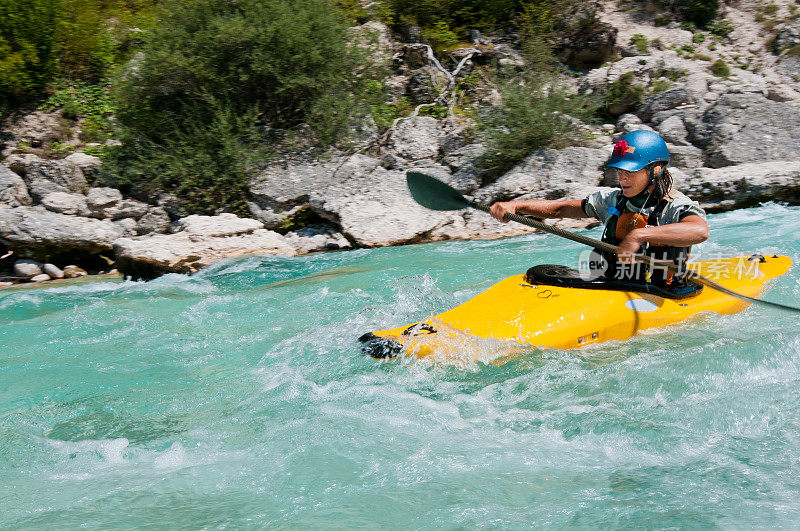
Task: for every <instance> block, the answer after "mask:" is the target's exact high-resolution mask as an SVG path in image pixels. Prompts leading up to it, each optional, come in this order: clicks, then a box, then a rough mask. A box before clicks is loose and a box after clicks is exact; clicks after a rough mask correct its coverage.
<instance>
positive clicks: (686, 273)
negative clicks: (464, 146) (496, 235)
mask: <svg viewBox="0 0 800 531" xmlns="http://www.w3.org/2000/svg"><path fill="white" fill-rule="evenodd" d="M468 203H469V206H471V207H473V208H476V209H478V210H483V211H484V212H487V213H488V212H489V207H488V206H487V205H481V204H478V203H475V202H472V201H468ZM504 219H507V220H509V221H516V222H517V223H521V224H523V225H527V226H529V227H533V228H535V229H539V230H542V231H544V232H549V233H550V234H554V235H556V236H560V237H562V238H566V239H568V240H572V241H574V242H578V243H582V244H584V245H588V246H590V247H594V248H595V249H597V250H599V251H605V252H608V253H613V254H619V247H617V246H616V245H612V244H610V243H606V242H602V241H600V240H595V239H594V238H589V237H588V236H583V235H581V234H576V233H574V232H570V231H568V230H564V229H561V228H558V227H554V226H552V225H548V224H547V223H544V222H543V221H539V220H536V219H531V218H528V217H525V216H520V215H519V214H506V215H505V217H504ZM633 258H634V259H635V260H636V261H638V262H642V263H644V264H647V265H648V266H650V267H653V268H659V269H666V270H667V271H671V272H672V273H676V274H678V275H681V276H683V277H685V278H687V279H688V280H690V281H691V282H695V283H697V284H702V285H704V286H708V287H709V288H711V289H715V290H717V291H720V292H722V293H725V294H726V295H730V296H731V297H736V298H737V299H742V300H746V301H748V302H752V303H755V304H762V305H764V306H769V307H771V308H776V309H778V310H785V311H790V312H794V313H800V308H795V307H793V306H787V305H785V304H778V303H777V302H769V301H765V300H761V299H754V298H753V297H748V296H747V295H742V294H741V293H736V292H735V291H731V290H729V289H728V288H726V287H725V286H723V285H721V284H717V283H716V282H714V281H713V280H711V279H708V278H706V277H704V276H702V275H700V274H698V273H696V272H693V271H690V270H683V269H681V268H680V267H678V266H677V265H676V264H674V263H672V262H668V261H665V260H658V259H655V258H653V257H651V256H647V255H644V254H638V253H635V254H633Z"/></svg>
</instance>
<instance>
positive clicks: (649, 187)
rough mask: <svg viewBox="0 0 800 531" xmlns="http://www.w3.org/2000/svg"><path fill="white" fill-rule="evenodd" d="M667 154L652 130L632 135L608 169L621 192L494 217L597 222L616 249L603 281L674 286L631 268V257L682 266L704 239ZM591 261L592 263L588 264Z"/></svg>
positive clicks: (657, 274) (521, 205) (660, 275)
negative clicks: (613, 171) (675, 180)
mask: <svg viewBox="0 0 800 531" xmlns="http://www.w3.org/2000/svg"><path fill="white" fill-rule="evenodd" d="M667 164H669V150H668V149H667V144H666V142H664V139H663V138H661V136H659V135H658V134H657V133H655V132H653V131H646V130H640V131H631V132H630V133H627V134H625V135H624V136H623V137H622V138H621V139H620V140H619V142H617V143H616V144H615V145H614V149H613V152H612V154H611V158H609V160H608V162H606V167H609V168H615V169H616V171H617V175H618V177H619V189H617V190H601V191H598V192H594V193H592V194H589V195H588V196H587V197H586V198H585V199H582V200H580V199H578V200H546V199H535V200H530V201H505V202H497V203H494V204H493V205H492V206H491V209H490V212H491V214H492V216H494V217H495V218H497V219H498V220H500V221H503V222H505V220H504V219H503V217H504V216H505V215H506V214H528V215H532V216H536V217H539V218H575V219H581V218H597V219H599V220H600V221H601V222H603V224H604V225H605V230H604V232H603V237H602V240H603V241H604V242H608V243H611V244H614V245H618V246H619V248H620V251H621V252H620V253H619V254H618V255H617V256H613V255H612V256H603V257H602V258H603V259H602V260H601V261H602V265H601V266H600V267H599V269H600V272H599V275H602V277H603V278H606V279H610V278H615V279H620V280H629V281H641V282H654V283H656V284H658V285H660V286H664V287H674V284H678V283H679V281H673V276H672V274H671V273H668V272H667V271H666V270H661V271H650V270H648V269H647V268H646V267H643V266H642V265H641V264H637V263H634V261H633V260H632V256H631V255H632V253H636V252H641V253H644V254H648V255H651V256H653V257H654V258H660V259H668V260H672V261H674V262H675V263H677V264H679V265H682V264H684V263H685V262H686V260H687V259H688V257H689V250H690V248H691V246H692V245H694V244H697V243H701V242H704V241H706V240H707V239H708V224H707V223H706V214H705V212H704V211H703V209H702V208H701V207H700V205H699V204H698V203H697V202H696V201H692V200H691V199H689V198H688V197H686V196H685V195H684V194H682V193H681V192H678V191H677V190H674V189H672V176H671V175H670V173H669V170H668V169H667ZM590 262H594V261H590Z"/></svg>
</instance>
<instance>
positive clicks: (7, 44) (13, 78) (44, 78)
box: [0, 0, 60, 104]
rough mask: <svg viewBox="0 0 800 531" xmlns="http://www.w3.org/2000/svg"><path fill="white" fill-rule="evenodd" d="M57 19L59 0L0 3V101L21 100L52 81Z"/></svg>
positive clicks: (12, 0)
mask: <svg viewBox="0 0 800 531" xmlns="http://www.w3.org/2000/svg"><path fill="white" fill-rule="evenodd" d="M59 16H60V1H59V0H3V1H2V2H0V101H7V102H11V103H12V104H15V103H19V102H21V101H24V100H26V99H28V98H30V97H32V96H34V95H36V94H38V93H39V92H40V91H41V90H42V89H43V88H44V86H45V84H47V83H48V82H49V81H50V80H51V79H52V78H53V76H54V74H55V72H56V66H57V62H56V51H57V34H56V31H57V21H58V19H59Z"/></svg>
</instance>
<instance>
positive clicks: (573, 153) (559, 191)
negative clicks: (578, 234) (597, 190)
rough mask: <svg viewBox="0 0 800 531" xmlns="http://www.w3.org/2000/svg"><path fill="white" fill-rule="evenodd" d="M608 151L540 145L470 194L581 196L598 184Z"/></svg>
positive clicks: (485, 197) (486, 197) (484, 198)
mask: <svg viewBox="0 0 800 531" xmlns="http://www.w3.org/2000/svg"><path fill="white" fill-rule="evenodd" d="M609 155H610V151H609V150H607V149H602V148H585V147H570V148H565V149H561V150H554V149H543V150H540V151H537V152H535V153H534V154H532V155H530V156H529V157H528V158H527V159H525V161H524V162H522V163H521V164H520V165H518V166H517V167H515V168H514V169H512V170H511V171H509V172H508V173H506V174H505V175H503V176H502V177H500V178H499V179H498V180H497V181H496V182H494V183H493V184H490V185H489V186H486V187H484V188H481V189H480V190H478V191H476V192H475V193H474V194H473V197H474V198H475V199H476V200H478V201H480V202H484V203H492V202H495V201H508V200H511V199H517V198H524V199H563V198H566V199H580V198H581V197H584V196H585V195H586V193H587V191H588V190H589V189H590V188H592V187H594V186H597V185H598V184H600V181H601V179H602V177H603V169H602V167H603V165H604V164H605V162H606V161H607V160H608V157H609Z"/></svg>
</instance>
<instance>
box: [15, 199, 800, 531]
mask: <svg viewBox="0 0 800 531" xmlns="http://www.w3.org/2000/svg"><path fill="white" fill-rule="evenodd" d="M710 223H711V227H712V232H711V234H712V241H711V242H707V243H705V244H703V245H701V246H699V247H697V248H696V249H695V251H696V253H695V256H696V257H716V256H734V255H739V254H750V253H754V252H761V253H764V254H766V253H781V254H786V255H789V256H791V257H792V258H793V259H794V260H795V263H796V265H795V266H794V267H793V268H792V270H790V271H789V273H787V274H786V275H785V276H783V277H782V278H780V279H779V281H777V282H776V283H775V284H774V286H773V288H772V290H771V291H770V292H769V293H768V295H767V296H766V297H767V298H769V299H771V300H774V301H777V302H782V303H786V304H793V305H797V304H800V208H797V207H785V206H780V205H773V204H767V205H764V206H761V207H758V208H754V209H749V210H741V211H736V212H731V213H727V214H722V215H716V216H711V217H710ZM587 234H590V235H594V236H596V235H597V234H598V231H597V230H594V231H587ZM580 250H581V248H580V247H579V246H578V245H576V244H572V243H570V242H566V241H564V240H559V239H557V238H555V237H552V236H546V235H529V236H524V237H518V238H510V239H504V240H495V241H471V242H468V241H456V242H443V243H433V244H424V245H414V246H406V247H395V248H383V249H372V250H356V251H350V252H341V253H329V254H320V255H315V256H307V257H299V258H274V257H247V258H244V259H239V260H229V261H224V262H221V263H219V264H216V265H215V266H213V267H211V268H208V269H206V270H203V271H201V272H200V273H199V274H197V275H195V276H192V277H186V276H181V275H167V276H164V277H161V278H159V279H157V280H154V281H150V282H132V281H109V280H100V281H98V280H95V281H91V282H83V283H76V284H71V285H57V286H50V287H39V288H13V289H5V290H2V291H0V382H2V385H0V508H2V509H1V510H0V528H3V529H8V528H75V527H80V526H86V527H89V528H131V527H157V528H169V529H175V528H242V527H244V528H260V527H267V526H270V527H291V528H315V527H323V528H353V527H390V528H405V527H414V528H460V527H478V526H480V527H501V528H506V527H511V528H519V527H527V526H531V525H553V526H556V527H626V528H628V527H629V528H642V527H644V528H667V527H691V528H708V527H761V528H764V527H774V526H783V527H796V526H797V523H798V522H800V473H799V472H800V326H798V324H799V323H800V319H799V318H798V317H797V316H795V315H790V314H786V313H780V312H777V311H774V310H770V309H766V308H763V307H750V308H749V309H747V310H746V311H744V312H743V313H740V314H737V315H734V316H726V317H721V316H718V315H716V314H706V315H701V316H699V317H698V318H696V319H694V320H693V321H691V322H689V323H688V324H684V325H682V326H675V327H671V328H669V329H664V330H658V331H655V332H648V333H647V334H644V335H640V336H637V337H635V338H633V339H632V340H629V341H625V342H609V343H605V344H600V345H593V346H590V347H588V348H586V349H584V350H571V351H565V350H538V349H533V348H532V349H530V350H529V351H527V352H525V353H523V354H522V355H520V356H519V357H517V358H514V359H512V360H511V361H508V362H507V363H502V364H496V363H491V360H487V361H489V363H474V362H473V363H458V364H456V363H452V364H443V363H436V362H425V361H422V360H415V359H408V358H406V359H402V360H395V361H392V362H378V361H375V360H373V359H370V358H367V357H365V356H364V355H363V354H362V353H361V352H360V350H359V348H358V345H357V341H356V340H357V338H358V337H359V336H360V335H361V334H363V333H364V332H367V331H371V330H376V329H381V328H387V327H395V326H399V325H401V324H405V323H410V322H414V321H416V320H419V319H421V318H424V317H426V316H428V315H430V314H431V313H435V312H440V311H443V310H445V309H447V308H449V307H452V306H454V305H456V304H458V303H460V302H463V301H465V300H467V299H468V298H470V297H471V296H473V295H474V294H476V293H478V292H479V291H481V290H483V289H485V288H487V287H488V286H490V285H491V284H492V283H494V282H496V281H498V280H500V279H502V278H503V277H506V276H509V275H512V274H516V273H518V272H521V271H524V270H525V269H526V268H527V267H528V266H530V265H533V264H536V263H548V262H550V263H562V264H566V265H574V263H575V262H576V257H577V255H578V253H579V251H580Z"/></svg>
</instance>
